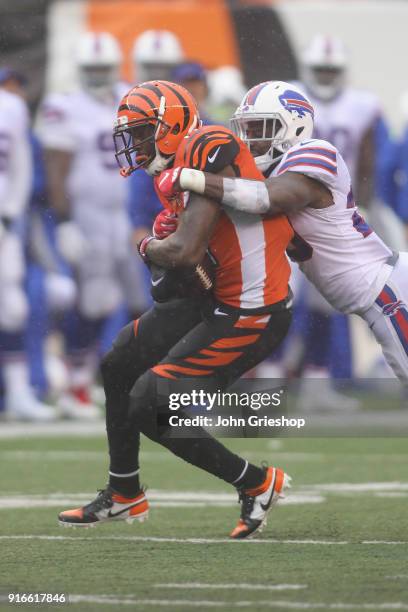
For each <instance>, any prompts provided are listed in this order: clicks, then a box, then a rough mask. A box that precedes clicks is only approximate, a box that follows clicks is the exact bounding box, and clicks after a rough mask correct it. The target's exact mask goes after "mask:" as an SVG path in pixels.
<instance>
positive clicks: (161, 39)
mask: <svg viewBox="0 0 408 612" xmlns="http://www.w3.org/2000/svg"><path fill="white" fill-rule="evenodd" d="M132 59H133V63H134V67H135V73H136V74H135V77H136V80H137V81H138V82H139V83H144V82H145V81H153V80H160V81H163V80H164V81H166V80H167V81H171V80H172V79H171V78H170V77H171V71H172V70H173V68H174V67H175V66H177V64H179V63H180V62H182V61H183V60H184V53H183V49H182V46H181V43H180V41H179V39H178V38H177V36H176V35H175V34H173V32H169V31H168V30H146V31H145V32H143V34H141V35H140V36H139V37H138V38H136V40H135V42H134V45H133V51H132Z"/></svg>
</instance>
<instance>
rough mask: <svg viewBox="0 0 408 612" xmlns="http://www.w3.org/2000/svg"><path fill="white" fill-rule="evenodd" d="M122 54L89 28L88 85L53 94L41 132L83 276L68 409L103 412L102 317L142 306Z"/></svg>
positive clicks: (53, 193)
mask: <svg viewBox="0 0 408 612" xmlns="http://www.w3.org/2000/svg"><path fill="white" fill-rule="evenodd" d="M121 61H122V54H121V51H120V48H119V45H118V43H117V41H116V40H115V38H114V37H113V36H112V35H110V34H108V33H104V32H101V33H93V32H88V33H86V34H84V35H83V37H82V38H81V39H80V41H79V44H78V52H77V63H78V68H79V76H80V82H81V88H80V89H79V90H78V91H76V92H73V93H70V94H66V95H64V94H51V95H49V96H48V97H47V98H46V99H45V101H44V103H43V105H42V112H41V117H40V122H39V136H40V138H41V140H42V143H43V145H44V148H45V152H46V165H47V175H48V183H49V197H50V202H51V205H52V206H53V208H54V210H55V212H56V216H57V217H58V220H59V225H58V227H57V242H58V246H59V248H60V252H61V253H62V254H63V256H64V257H65V258H66V260H67V261H68V262H69V263H70V264H72V266H73V269H74V272H75V274H76V277H77V281H78V290H79V299H78V312H77V313H76V316H75V318H74V320H73V323H72V327H71V329H70V330H69V332H68V333H67V338H66V341H67V352H68V357H69V362H70V364H69V365H70V369H71V375H72V380H71V392H70V393H69V394H68V395H67V396H66V397H64V398H62V401H61V408H62V410H63V411H64V412H65V414H66V416H68V417H69V416H73V417H81V416H82V417H84V418H91V417H95V416H97V414H98V411H97V410H96V407H95V406H93V405H92V403H91V402H90V400H89V397H88V389H89V386H90V384H91V382H92V380H93V376H94V372H95V367H96V359H95V357H96V354H95V344H96V342H97V340H98V337H99V334H100V331H101V328H102V325H103V323H104V322H105V321H106V318H107V317H109V316H110V315H111V314H112V313H113V312H114V311H115V310H116V309H117V307H118V306H119V305H120V304H121V303H122V302H123V299H124V298H126V300H127V303H128V305H129V307H130V308H131V310H132V311H141V310H143V308H144V306H145V305H144V304H141V303H140V295H141V292H140V290H139V287H138V274H139V273H140V264H139V262H138V261H137V257H136V254H134V253H132V251H131V249H130V248H129V243H130V224H129V219H128V214H127V210H126V185H124V184H123V181H122V180H121V177H120V176H119V175H118V172H117V166H116V162H115V158H114V147H113V141H112V123H113V119H114V116H115V111H116V107H117V105H118V102H119V100H120V99H121V97H122V95H123V94H124V92H125V91H126V90H127V88H128V86H127V84H125V83H120V82H119V80H118V79H119V67H120V64H121Z"/></svg>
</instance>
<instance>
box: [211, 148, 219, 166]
mask: <svg viewBox="0 0 408 612" xmlns="http://www.w3.org/2000/svg"><path fill="white" fill-rule="evenodd" d="M220 149H221V147H218V149H217V150H216V151H215V153H214V154H213V155H211V157H210V156H208V161H209V162H210V164H212V163H213V161H214V159H215V158H216V157H217V155H218V153H219V151H220Z"/></svg>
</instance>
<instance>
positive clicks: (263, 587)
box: [153, 582, 307, 591]
mask: <svg viewBox="0 0 408 612" xmlns="http://www.w3.org/2000/svg"><path fill="white" fill-rule="evenodd" d="M153 586H154V587H156V588H163V589H221V590H225V589H227V590H232V589H234V590H237V589H244V590H245V591H298V590H299V589H307V584H249V583H244V582H242V583H239V584H216V583H214V584H208V583H203V582H169V583H164V584H155V585H153Z"/></svg>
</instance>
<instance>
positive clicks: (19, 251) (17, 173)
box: [0, 68, 55, 421]
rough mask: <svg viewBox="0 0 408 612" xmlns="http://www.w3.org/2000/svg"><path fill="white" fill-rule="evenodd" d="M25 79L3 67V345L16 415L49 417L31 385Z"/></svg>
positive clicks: (11, 411) (7, 396)
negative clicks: (28, 334)
mask: <svg viewBox="0 0 408 612" xmlns="http://www.w3.org/2000/svg"><path fill="white" fill-rule="evenodd" d="M25 84H26V80H25V78H24V77H23V76H22V75H20V74H19V73H17V72H15V71H14V70H11V69H8V68H4V69H2V70H1V71H0V347H1V358H2V376H3V383H4V406H5V410H6V414H7V415H8V416H9V417H11V418H18V419H25V420H36V421H48V420H51V419H53V418H55V411H53V410H52V409H51V408H50V407H49V406H47V405H45V404H43V403H41V402H40V401H38V399H37V398H36V395H35V393H34V391H33V389H32V387H31V384H30V373H29V365H28V359H27V352H26V345H25V332H26V328H27V322H28V317H29V305H28V300H27V296H26V292H25V288H24V281H25V275H26V265H25V258H24V230H25V227H24V226H25V221H26V216H27V207H28V203H29V198H30V193H31V189H32V182H33V172H32V154H31V143H30V132H29V129H30V121H29V115H28V110H27V106H26V103H25V101H24V100H23V95H22V94H23V92H24V87H25Z"/></svg>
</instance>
